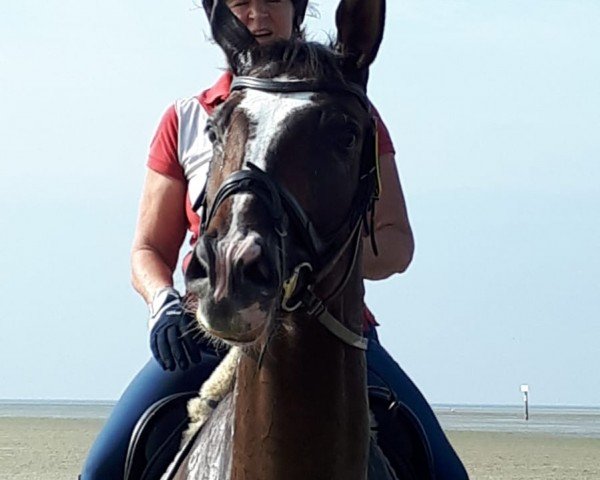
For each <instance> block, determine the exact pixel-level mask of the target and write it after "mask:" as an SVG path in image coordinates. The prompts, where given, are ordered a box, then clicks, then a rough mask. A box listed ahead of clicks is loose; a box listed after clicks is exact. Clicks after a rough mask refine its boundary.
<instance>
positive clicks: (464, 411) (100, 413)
mask: <svg viewBox="0 0 600 480" xmlns="http://www.w3.org/2000/svg"><path fill="white" fill-rule="evenodd" d="M114 405H115V402H95V401H63V400H53V401H48V400H0V417H21V418H40V417H41V418H100V419H104V418H107V417H108V416H109V415H110V412H111V410H112V408H113V407H114ZM433 409H434V411H435V413H436V415H437V417H438V419H439V421H440V423H441V425H442V427H443V428H444V430H448V431H456V430H460V431H481V432H511V433H541V434H549V435H564V436H577V437H588V438H600V407H556V406H531V407H530V410H529V420H528V421H526V420H525V419H524V411H523V407H522V406H514V405H507V406H497V405H434V406H433Z"/></svg>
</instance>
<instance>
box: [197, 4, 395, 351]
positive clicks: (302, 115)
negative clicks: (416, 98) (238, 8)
mask: <svg viewBox="0 0 600 480" xmlns="http://www.w3.org/2000/svg"><path fill="white" fill-rule="evenodd" d="M205 4H206V5H207V8H209V11H210V23H211V28H212V33H213V37H214V39H215V40H216V42H217V43H218V44H219V45H220V46H221V48H222V49H223V51H224V52H225V54H226V56H227V59H228V62H229V68H230V70H231V72H232V73H233V75H234V80H233V83H232V87H231V95H230V96H229V98H228V100H227V101H226V102H225V103H224V104H223V105H221V106H220V107H219V108H218V109H217V110H216V111H215V112H214V114H213V115H212V116H211V118H210V121H209V124H208V126H207V134H208V135H209V138H210V139H211V141H212V143H213V158H212V161H211V166H210V171H209V175H208V180H207V185H206V191H205V195H204V196H203V198H202V201H201V202H197V203H200V204H201V205H197V206H198V207H200V210H201V217H202V236H201V238H200V240H199V241H198V243H197V245H196V246H195V249H194V254H193V258H192V261H191V262H190V264H189V267H188V269H187V272H186V282H187V288H188V291H189V292H191V293H192V294H195V295H197V296H198V298H199V303H198V310H197V317H198V321H199V323H200V325H201V327H202V328H203V329H204V330H205V331H206V332H208V333H209V334H210V335H212V336H214V337H217V338H219V339H222V340H224V341H226V342H228V343H232V344H255V343H256V342H260V340H261V339H265V338H267V337H268V336H269V335H270V333H272V332H273V331H274V330H276V327H277V326H278V325H279V324H280V323H281V319H282V317H283V316H284V315H282V314H281V313H282V311H283V312H285V311H292V310H294V309H295V308H297V307H298V306H300V305H301V304H302V299H303V298H304V297H303V295H304V293H305V292H306V291H307V290H310V291H311V292H312V291H318V292H319V293H320V294H321V295H322V296H332V295H335V294H337V293H339V290H341V289H343V287H344V286H345V285H346V283H347V281H348V277H349V276H350V274H351V272H352V271H354V270H355V267H356V265H358V263H359V260H360V243H361V236H362V235H361V230H362V229H361V225H362V219H363V217H364V216H365V213H366V212H367V210H368V209H369V208H371V207H372V202H373V198H374V191H375V190H376V183H377V181H376V174H375V170H376V168H375V163H376V146H375V145H376V138H375V135H376V134H375V128H374V120H373V118H372V115H371V111H370V108H371V107H370V103H369V101H368V100H367V97H366V94H365V91H366V84H367V78H368V69H369V66H370V64H371V63H372V62H373V60H374V58H375V56H376V54H377V51H378V48H379V44H380V42H381V39H382V35H383V23H384V22H383V19H384V16H385V15H384V10H385V2H384V1H383V0H377V1H375V0H374V1H367V0H362V1H357V0H343V1H342V2H341V3H340V5H339V7H338V9H337V13H336V24H337V30H338V31H337V40H336V41H335V42H334V44H333V45H331V46H328V47H326V46H323V45H320V44H317V43H311V42H306V41H303V40H301V39H298V38H293V39H291V40H289V41H280V42H276V43H274V44H270V45H258V44H257V43H256V42H255V40H254V38H253V37H252V35H251V34H250V32H249V31H248V30H247V29H246V27H245V26H244V25H243V24H242V23H241V22H240V21H239V20H238V19H237V18H236V17H235V16H234V15H233V14H232V13H231V11H230V10H229V8H228V7H227V5H226V3H225V1H223V0H215V1H214V2H209V1H208V2H205ZM340 259H344V262H340ZM341 263H344V266H343V268H342V267H340V265H341ZM325 280H327V281H325ZM332 285H333V286H332ZM360 288H361V289H362V283H361V287H360ZM359 293H360V294H362V293H363V292H362V290H361V291H360V292H359ZM351 327H352V329H353V330H358V331H360V325H354V326H351Z"/></svg>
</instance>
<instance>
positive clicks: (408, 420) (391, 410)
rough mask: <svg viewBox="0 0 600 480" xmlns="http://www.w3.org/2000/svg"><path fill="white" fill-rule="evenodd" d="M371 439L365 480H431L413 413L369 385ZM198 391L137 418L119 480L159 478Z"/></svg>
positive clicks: (429, 461)
mask: <svg viewBox="0 0 600 480" xmlns="http://www.w3.org/2000/svg"><path fill="white" fill-rule="evenodd" d="M368 392H369V408H370V410H371V412H372V415H373V418H374V421H373V422H372V423H373V425H372V427H371V428H372V440H373V441H371V445H370V448H369V457H370V458H369V471H368V480H434V474H433V464H432V455H431V450H430V447H429V443H428V441H427V438H426V436H425V433H424V431H423V427H422V426H421V424H420V422H419V420H418V419H417V417H416V416H415V415H414V413H413V412H412V411H411V410H410V409H409V408H408V407H407V406H406V405H404V404H403V403H402V402H399V401H398V400H397V399H396V397H395V395H394V394H393V393H392V392H391V391H390V390H389V389H388V388H387V387H384V386H370V387H369V390H368ZM196 395H198V392H196V391H194V392H184V393H178V394H175V395H171V396H169V397H166V398H164V399H162V400H160V401H158V402H156V403H155V404H154V405H152V406H151V407H150V408H148V410H146V412H145V413H144V415H143V416H142V417H141V418H140V419H139V421H138V423H137V425H136V427H135V429H134V431H133V433H132V435H131V439H130V443H129V448H128V451H127V459H126V462H125V473H124V479H125V480H159V479H160V478H161V476H162V475H163V473H164V472H165V471H166V470H167V468H168V466H169V464H170V463H171V461H172V460H173V458H175V455H176V454H177V452H178V450H179V448H180V446H181V437H182V434H183V432H184V431H185V429H186V428H187V424H188V417H187V402H188V400H190V399H191V398H193V397H195V396H196Z"/></svg>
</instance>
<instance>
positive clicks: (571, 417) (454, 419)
mask: <svg viewBox="0 0 600 480" xmlns="http://www.w3.org/2000/svg"><path fill="white" fill-rule="evenodd" d="M434 411H435V413H436V415H437V417H438V419H439V421H440V423H441V424H442V427H443V428H444V430H450V431H452V430H462V431H482V432H511V433H542V434H549V435H565V436H576V437H588V438H600V408H599V407H563V406H530V408H529V420H525V412H524V407H523V406H513V405H507V406H497V405H495V406H493V405H436V406H434Z"/></svg>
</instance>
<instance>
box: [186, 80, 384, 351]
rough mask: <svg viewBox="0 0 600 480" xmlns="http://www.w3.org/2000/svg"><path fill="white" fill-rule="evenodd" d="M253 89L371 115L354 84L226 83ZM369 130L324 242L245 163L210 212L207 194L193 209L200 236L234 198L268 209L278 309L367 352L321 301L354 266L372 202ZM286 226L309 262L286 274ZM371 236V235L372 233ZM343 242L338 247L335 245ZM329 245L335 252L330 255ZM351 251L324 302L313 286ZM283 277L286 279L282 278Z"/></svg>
mask: <svg viewBox="0 0 600 480" xmlns="http://www.w3.org/2000/svg"><path fill="white" fill-rule="evenodd" d="M244 89H254V90H261V91H265V92H273V93H293V92H328V93H343V94H349V95H352V96H353V97H354V98H356V99H357V100H358V101H359V102H360V104H361V106H362V107H363V108H364V109H365V110H366V111H367V112H368V113H369V114H371V104H370V102H369V100H368V98H367V96H366V94H365V92H364V90H363V89H362V88H361V87H360V86H358V85H354V84H332V83H324V82H316V81H304V80H291V81H280V80H272V79H263V78H255V77H236V78H234V79H233V81H232V84H231V91H235V90H244ZM372 122H373V123H372V127H371V128H370V129H369V131H368V132H367V135H366V136H365V141H364V143H363V146H362V155H361V160H360V173H359V186H358V189H357V192H356V194H355V196H354V199H353V201H352V205H351V208H350V211H349V213H348V215H347V218H346V219H345V221H344V222H343V224H342V225H343V226H342V227H341V228H340V229H339V230H338V231H337V232H335V234H333V236H332V238H330V239H328V241H324V240H323V239H322V238H321V237H320V236H319V234H318V233H317V231H316V229H315V227H314V225H313V223H312V222H311V220H310V218H308V215H307V214H306V212H305V211H304V209H303V208H302V207H301V206H300V204H299V203H298V201H297V200H296V198H295V197H294V196H293V195H292V194H291V193H290V192H288V191H287V190H286V189H285V187H283V186H282V185H281V184H279V182H277V181H276V180H275V179H274V178H272V177H271V176H270V175H269V174H268V173H266V172H265V171H263V170H261V169H260V168H259V167H257V166H256V165H254V164H252V163H250V162H245V165H244V168H243V169H242V170H239V171H237V172H234V173H233V174H231V175H230V176H229V177H228V178H227V179H226V180H225V181H224V182H223V183H222V184H221V186H220V187H219V190H218V191H217V193H216V195H215V198H214V201H213V203H212V205H210V207H209V206H208V205H207V201H206V195H205V194H204V192H203V194H201V196H200V198H199V199H198V200H197V201H196V203H195V205H194V209H197V208H198V207H201V208H202V213H203V214H202V215H201V218H202V224H201V231H206V227H207V226H208V225H209V224H210V221H211V220H212V218H213V217H214V215H215V213H216V211H217V209H218V208H219V206H220V205H221V204H222V203H223V202H224V201H225V200H226V199H227V198H229V197H230V196H232V195H235V194H238V193H252V194H254V195H256V197H257V198H259V199H260V200H261V201H262V203H263V204H264V205H265V206H266V207H267V209H268V211H269V213H270V215H271V217H272V219H273V220H274V223H275V227H274V229H275V232H276V233H277V236H278V238H279V243H280V248H279V249H278V250H279V252H280V253H279V256H280V258H279V259H280V265H281V269H280V281H281V283H282V290H283V291H282V299H281V305H280V308H281V310H283V311H285V312H293V311H296V310H298V309H300V308H302V309H304V310H305V311H306V313H307V314H308V315H309V316H311V317H315V318H316V319H317V320H318V321H319V322H320V323H321V324H323V325H324V326H325V327H326V328H327V329H328V330H329V331H330V332H331V333H333V334H334V335H335V336H336V337H337V338H339V339H340V340H342V341H343V342H344V343H346V344H348V345H350V346H352V347H355V348H358V349H361V350H366V349H367V345H368V340H367V339H366V338H364V337H363V336H362V335H359V334H356V333H355V332H353V331H351V330H350V329H348V328H347V327H346V326H344V325H343V324H342V323H341V322H340V321H339V320H338V319H336V318H335V317H333V315H331V313H329V311H328V310H327V307H326V305H325V303H326V302H328V301H330V300H331V299H333V298H335V297H336V296H337V295H339V293H340V292H341V291H342V290H343V289H344V287H345V286H346V284H347V282H348V280H349V279H350V275H351V273H352V271H353V269H354V266H355V264H356V260H357V258H358V252H359V249H360V246H361V244H362V242H361V230H362V228H361V227H362V226H363V225H364V220H365V218H366V216H367V213H368V212H369V211H371V223H372V216H373V213H372V212H373V208H374V201H375V200H376V198H377V196H378V193H379V188H378V180H377V170H378V169H377V161H378V159H377V158H376V156H377V155H376V127H375V124H374V120H373V121H372ZM290 227H293V228H294V231H297V232H298V233H299V234H300V237H301V240H302V246H303V247H305V248H307V250H308V253H309V257H310V261H308V262H302V263H300V264H299V265H297V266H295V267H294V268H293V269H291V271H290V270H288V267H287V262H286V259H287V255H286V248H285V237H286V236H287V234H288V230H289V228H290ZM371 230H372V228H371ZM371 235H373V231H371ZM342 239H343V243H341V246H338V245H340V242H341V240H342ZM332 246H333V247H336V250H335V251H333V252H332V251H331V250H332ZM350 248H351V252H352V257H351V261H350V262H349V264H348V267H347V269H346V271H345V273H344V276H343V277H342V280H341V281H340V283H339V284H338V285H337V286H336V288H335V289H334V290H333V293H331V294H330V295H329V296H328V297H327V298H326V299H325V300H322V299H320V298H318V297H317V295H316V294H315V293H314V288H315V286H316V285H317V284H318V283H319V282H320V281H322V280H323V279H324V278H325V277H326V276H327V275H328V274H329V273H330V272H331V270H332V269H333V267H334V266H335V265H336V264H337V262H338V261H339V260H340V258H341V257H342V256H343V254H344V253H345V252H346V251H347V250H348V249H350ZM284 277H285V278H284Z"/></svg>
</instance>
